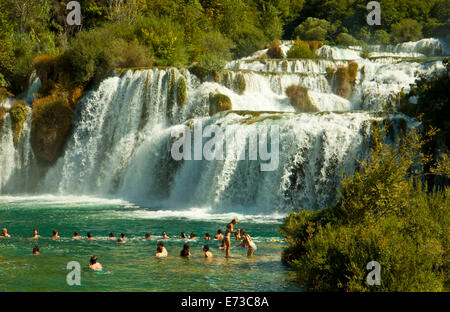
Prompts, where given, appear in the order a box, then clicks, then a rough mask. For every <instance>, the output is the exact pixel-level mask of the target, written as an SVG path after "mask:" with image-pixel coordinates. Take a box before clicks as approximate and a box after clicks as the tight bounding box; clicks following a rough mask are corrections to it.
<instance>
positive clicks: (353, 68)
mask: <svg viewBox="0 0 450 312" xmlns="http://www.w3.org/2000/svg"><path fill="white" fill-rule="evenodd" d="M357 74H358V63H356V62H353V61H351V62H349V63H348V76H349V80H350V83H351V84H355V82H356V75H357Z"/></svg>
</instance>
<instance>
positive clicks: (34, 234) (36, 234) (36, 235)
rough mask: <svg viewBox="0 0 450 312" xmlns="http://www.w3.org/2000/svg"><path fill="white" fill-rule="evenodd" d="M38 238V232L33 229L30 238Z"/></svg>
mask: <svg viewBox="0 0 450 312" xmlns="http://www.w3.org/2000/svg"><path fill="white" fill-rule="evenodd" d="M39 237H41V235H39V234H38V230H36V229H34V230H33V236H31V238H39Z"/></svg>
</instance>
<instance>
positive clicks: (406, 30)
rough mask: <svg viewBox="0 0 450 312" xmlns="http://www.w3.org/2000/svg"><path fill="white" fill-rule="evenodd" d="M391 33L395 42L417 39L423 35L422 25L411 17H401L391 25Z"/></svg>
mask: <svg viewBox="0 0 450 312" xmlns="http://www.w3.org/2000/svg"><path fill="white" fill-rule="evenodd" d="M391 34H392V38H393V39H394V41H395V42H396V43H401V42H406V41H417V40H419V39H421V38H422V37H423V35H422V25H421V24H420V23H419V22H417V21H416V20H413V19H402V20H400V22H398V23H396V24H393V25H392V26H391Z"/></svg>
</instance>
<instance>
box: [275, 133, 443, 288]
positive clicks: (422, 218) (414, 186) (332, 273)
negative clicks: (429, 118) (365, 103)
mask: <svg viewBox="0 0 450 312" xmlns="http://www.w3.org/2000/svg"><path fill="white" fill-rule="evenodd" d="M379 129H380V128H378V126H377V125H375V128H374V129H373V140H374V144H373V147H372V149H371V152H370V155H369V158H368V159H367V161H363V162H361V163H360V168H361V169H360V170H359V171H357V172H356V173H355V174H354V175H353V176H352V177H348V178H346V179H344V181H343V182H342V191H341V196H340V199H339V200H338V202H337V204H336V205H335V206H333V207H331V208H328V209H325V210H319V211H314V212H309V211H302V210H300V211H299V212H296V213H291V214H290V215H288V216H287V218H286V219H285V220H284V223H283V225H282V226H281V232H282V234H283V235H284V236H285V241H286V242H287V243H288V246H289V247H288V248H286V249H285V250H284V251H283V255H282V258H283V262H284V263H286V264H288V265H290V266H292V267H294V268H295V270H296V271H297V276H298V279H299V281H300V283H302V284H303V285H305V286H307V287H309V289H310V290H321V291H324V290H325V291H336V290H344V291H442V290H443V287H444V283H445V282H448V275H446V272H447V270H448V268H449V263H450V262H449V259H450V258H449V239H448V237H449V232H448V231H449V230H448V229H449V224H450V217H449V213H450V205H449V204H450V202H449V195H450V191H449V189H448V188H445V189H444V190H442V191H435V192H431V193H428V192H427V191H426V189H424V188H423V187H422V185H421V182H420V181H418V180H416V181H415V183H413V181H412V180H411V179H410V178H408V177H410V176H411V175H414V174H417V171H416V170H415V169H413V170H412V171H411V169H412V168H417V167H416V166H419V167H420V165H421V164H423V158H422V157H419V156H420V154H419V153H420V149H421V146H423V144H425V143H426V140H423V139H421V137H420V136H419V135H418V134H417V132H416V131H412V132H410V133H409V134H408V135H407V136H406V137H404V138H403V139H402V140H401V141H399V142H397V144H398V145H397V148H392V147H391V146H389V145H387V144H384V143H383V140H384V139H383V136H382V135H381V134H380V132H379V131H380V130H379ZM370 261H377V262H379V263H380V265H381V285H379V286H372V287H371V286H369V285H367V283H366V275H367V273H368V272H367V271H366V265H367V263H368V262H370Z"/></svg>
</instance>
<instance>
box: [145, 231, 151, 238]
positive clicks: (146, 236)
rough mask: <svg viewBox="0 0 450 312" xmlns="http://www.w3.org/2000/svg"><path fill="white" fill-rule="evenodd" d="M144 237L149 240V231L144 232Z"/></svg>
mask: <svg viewBox="0 0 450 312" xmlns="http://www.w3.org/2000/svg"><path fill="white" fill-rule="evenodd" d="M145 239H146V240H150V233H149V232H147V233H145Z"/></svg>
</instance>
